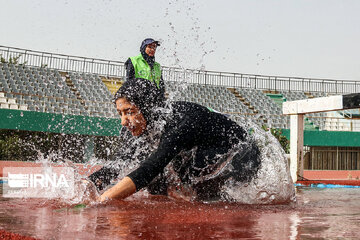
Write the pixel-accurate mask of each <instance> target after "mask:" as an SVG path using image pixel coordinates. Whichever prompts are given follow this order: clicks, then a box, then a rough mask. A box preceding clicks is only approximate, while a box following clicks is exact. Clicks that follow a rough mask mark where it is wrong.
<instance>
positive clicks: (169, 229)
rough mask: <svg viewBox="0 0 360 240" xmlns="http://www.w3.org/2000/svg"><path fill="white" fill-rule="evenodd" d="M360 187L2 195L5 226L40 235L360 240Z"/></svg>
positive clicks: (1, 221)
mask: <svg viewBox="0 0 360 240" xmlns="http://www.w3.org/2000/svg"><path fill="white" fill-rule="evenodd" d="M359 194H360V189H304V188H303V189H298V192H297V201H296V202H295V203H292V204H289V205H241V204H238V203H212V204H204V203H189V202H183V201H175V200H173V199H169V198H167V197H165V196H151V195H148V194H144V193H143V192H140V193H138V194H136V195H135V196H133V197H130V198H128V199H127V200H124V201H113V202H111V203H108V204H106V205H98V206H90V207H86V208H79V207H75V208H74V207H73V206H69V205H66V204H64V203H59V202H57V201H55V200H51V201H50V200H44V199H5V198H0V213H1V214H0V229H4V230H7V231H10V232H15V233H19V234H22V235H25V236H34V237H36V238H40V239H94V238H96V239H139V238H141V239H239V238H247V239H339V238H343V239H357V238H358V237H359V236H360V234H359V232H358V229H359V227H360V202H359V201H358V196H359Z"/></svg>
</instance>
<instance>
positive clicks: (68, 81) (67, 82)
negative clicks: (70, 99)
mask: <svg viewBox="0 0 360 240" xmlns="http://www.w3.org/2000/svg"><path fill="white" fill-rule="evenodd" d="M65 83H66V85H67V86H68V87H69V88H70V90H71V91H72V92H73V93H74V94H75V96H76V99H78V100H80V103H81V105H83V106H85V100H84V99H83V98H82V97H81V95H80V92H79V91H78V90H77V88H76V87H75V84H74V83H73V82H72V81H71V79H70V76H69V75H68V74H66V75H65ZM85 109H86V106H85Z"/></svg>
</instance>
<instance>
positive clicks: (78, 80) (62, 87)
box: [0, 63, 117, 118]
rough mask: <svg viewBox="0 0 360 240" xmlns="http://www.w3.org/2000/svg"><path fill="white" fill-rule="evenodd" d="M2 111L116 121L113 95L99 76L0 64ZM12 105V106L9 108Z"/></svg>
mask: <svg viewBox="0 0 360 240" xmlns="http://www.w3.org/2000/svg"><path fill="white" fill-rule="evenodd" d="M0 80H1V88H2V89H1V91H3V93H4V97H6V102H4V100H3V99H2V105H1V106H2V108H10V109H23V110H25V109H26V110H30V111H38V112H48V113H58V114H71V115H84V116H101V117H111V118H116V117H117V113H116V109H115V108H114V105H113V103H111V98H112V95H111V93H110V91H109V90H108V89H107V88H106V86H105V85H104V84H103V83H102V81H101V79H100V78H99V77H98V76H97V75H96V74H79V73H69V74H68V75H67V74H66V75H65V76H64V75H61V74H60V72H59V71H57V70H54V69H48V68H38V67H29V66H26V65H15V64H8V63H0ZM6 104H7V105H9V106H6Z"/></svg>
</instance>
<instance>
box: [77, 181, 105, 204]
mask: <svg viewBox="0 0 360 240" xmlns="http://www.w3.org/2000/svg"><path fill="white" fill-rule="evenodd" d="M76 186H77V187H76V189H77V193H76V196H75V198H74V199H73V201H75V202H80V203H85V204H89V203H91V202H94V201H96V200H97V198H98V197H99V193H98V191H97V189H96V187H95V185H94V183H93V182H91V181H89V180H86V179H81V180H80V181H78V182H77V184H76Z"/></svg>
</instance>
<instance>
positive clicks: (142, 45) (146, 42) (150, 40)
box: [140, 38, 160, 51]
mask: <svg viewBox="0 0 360 240" xmlns="http://www.w3.org/2000/svg"><path fill="white" fill-rule="evenodd" d="M151 43H156V45H157V46H160V43H159V41H155V40H154V39H152V38H146V39H145V40H144V41H142V43H141V46H140V51H142V50H145V48H146V46H147V45H149V44H151Z"/></svg>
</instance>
